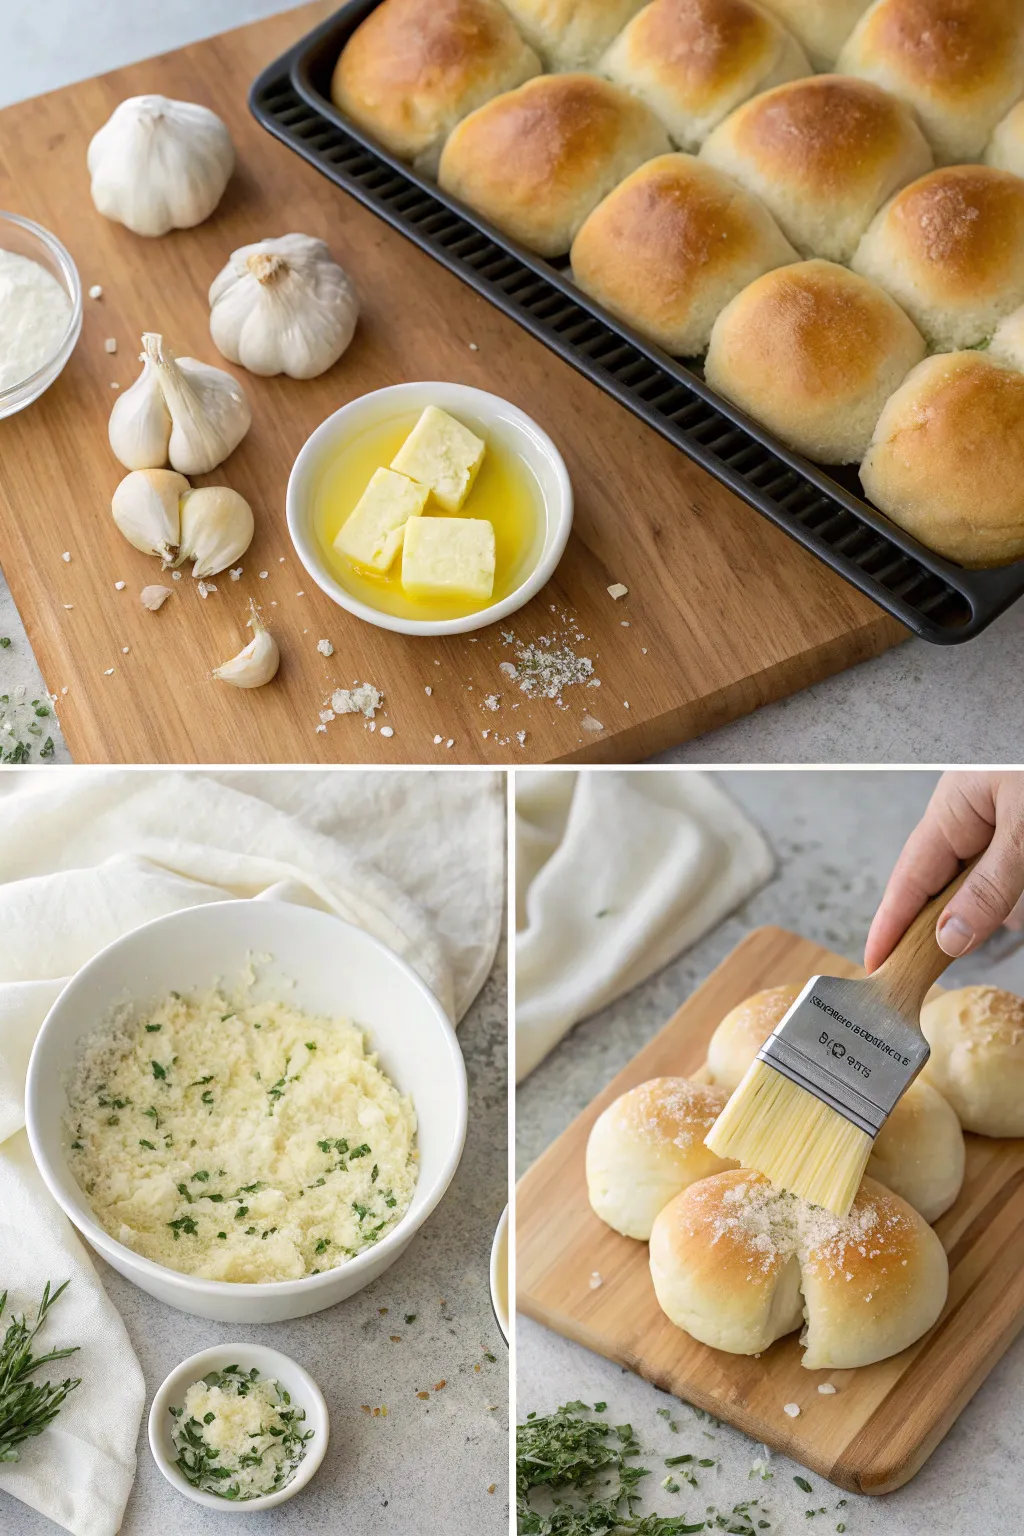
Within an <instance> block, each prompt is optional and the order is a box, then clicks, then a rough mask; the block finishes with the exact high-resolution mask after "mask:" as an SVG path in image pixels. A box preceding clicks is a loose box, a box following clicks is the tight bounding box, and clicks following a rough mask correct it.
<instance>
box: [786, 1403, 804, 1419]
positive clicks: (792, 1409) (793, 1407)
mask: <svg viewBox="0 0 1024 1536" xmlns="http://www.w3.org/2000/svg"><path fill="white" fill-rule="evenodd" d="M782 1411H783V1413H788V1414H789V1417H790V1418H791V1419H798V1418H799V1417H800V1405H799V1403H783V1405H782Z"/></svg>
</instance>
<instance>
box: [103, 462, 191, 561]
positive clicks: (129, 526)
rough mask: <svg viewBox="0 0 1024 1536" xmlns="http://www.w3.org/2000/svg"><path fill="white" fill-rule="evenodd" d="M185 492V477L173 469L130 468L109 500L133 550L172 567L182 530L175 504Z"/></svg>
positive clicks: (112, 510)
mask: <svg viewBox="0 0 1024 1536" xmlns="http://www.w3.org/2000/svg"><path fill="white" fill-rule="evenodd" d="M188 490H189V483H188V481H187V480H186V479H185V476H184V475H179V474H176V473H175V472H174V470H173V469H133V470H132V472H131V474H130V475H125V477H124V479H123V480H122V481H121V484H120V485H119V486H118V488H117V490H116V491H115V492H114V495H113V498H112V500H111V503H110V510H111V512H112V513H113V514H114V522H115V523H116V524H117V526H118V528H119V529H120V530H121V532H122V533H123V534H124V536H125V538H126V539H127V540H128V542H129V544H131V545H133V546H134V548H135V549H139V550H141V551H142V553H143V554H144V555H159V556H160V558H161V560H163V562H164V564H165V565H173V564H174V561H175V560H176V558H177V554H178V543H179V540H180V528H181V519H180V515H179V511H178V504H179V502H180V500H181V498H182V496H184V495H185V494H186V493H187V492H188Z"/></svg>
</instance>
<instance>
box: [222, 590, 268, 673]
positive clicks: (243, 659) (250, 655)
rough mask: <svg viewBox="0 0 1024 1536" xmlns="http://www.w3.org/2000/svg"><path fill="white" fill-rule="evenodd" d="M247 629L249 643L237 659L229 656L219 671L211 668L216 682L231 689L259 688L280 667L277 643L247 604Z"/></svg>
mask: <svg viewBox="0 0 1024 1536" xmlns="http://www.w3.org/2000/svg"><path fill="white" fill-rule="evenodd" d="M248 624H249V628H250V629H251V630H252V639H251V640H250V641H249V644H248V645H247V646H246V647H245V649H244V650H241V651H239V653H238V655H237V656H232V658H231V660H230V661H226V662H225V663H224V665H223V666H222V667H214V669H213V675H214V677H215V678H217V680H218V682H221V683H230V684H231V686H232V687H233V688H262V687H263V684H264V683H269V682H270V680H271V678H272V677H274V676H275V675H276V673H277V669H278V667H279V666H280V665H281V652H280V651H279V650H278V648H277V641H276V640H275V639H274V637H273V635H272V634H271V633H270V631H269V630H268V629H267V628H266V626H265V625H264V624H263V621H262V620H261V618H260V616H259V614H258V613H257V612H256V604H255V603H254V602H252V601H251V600H250V602H249V620H248Z"/></svg>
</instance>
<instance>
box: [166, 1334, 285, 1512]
mask: <svg viewBox="0 0 1024 1536" xmlns="http://www.w3.org/2000/svg"><path fill="white" fill-rule="evenodd" d="M170 1413H171V1416H172V1418H174V1420H175V1421H176V1422H175V1425H174V1429H173V1430H172V1432H171V1439H172V1441H173V1444H174V1448H175V1450H176V1451H177V1452H178V1457H177V1461H176V1463H175V1464H176V1466H177V1467H178V1470H179V1471H180V1472H181V1474H182V1476H183V1477H184V1478H185V1479H186V1480H187V1481H188V1482H189V1483H191V1484H192V1486H193V1487H194V1488H201V1489H202V1490H203V1491H204V1492H205V1493H215V1494H218V1495H219V1496H220V1497H221V1498H224V1499H232V1500H234V1499H237V1500H239V1501H241V1500H245V1499H258V1498H261V1497H263V1496H264V1495H265V1494H268V1493H276V1492H277V1490H278V1489H280V1488H283V1487H285V1486H286V1484H288V1483H290V1482H291V1480H292V1478H293V1477H294V1475H295V1472H296V1470H297V1468H298V1465H299V1462H300V1461H301V1460H302V1458H303V1457H304V1456H305V1454H306V1451H305V1446H306V1442H307V1441H309V1440H312V1438H313V1431H312V1430H311V1429H306V1428H305V1427H304V1425H305V1419H306V1413H305V1409H303V1408H299V1407H297V1406H295V1405H294V1404H293V1403H292V1400H291V1398H290V1396H289V1395H288V1393H287V1391H286V1390H285V1388H284V1387H282V1386H281V1384H280V1382H278V1381H274V1380H273V1379H272V1378H270V1377H261V1376H260V1373H259V1371H258V1370H257V1369H256V1368H255V1366H254V1367H253V1368H252V1370H250V1371H245V1370H242V1369H241V1367H240V1366H238V1365H237V1364H236V1365H229V1366H227V1367H226V1368H225V1369H224V1370H223V1371H210V1372H209V1373H208V1374H207V1375H206V1376H204V1377H203V1379H202V1381H194V1382H193V1383H192V1385H191V1386H190V1387H189V1389H188V1391H187V1392H186V1393H185V1401H184V1403H183V1404H182V1405H180V1406H174V1405H172V1406H171V1408H170Z"/></svg>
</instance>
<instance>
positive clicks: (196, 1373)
mask: <svg viewBox="0 0 1024 1536" xmlns="http://www.w3.org/2000/svg"><path fill="white" fill-rule="evenodd" d="M236 1362H237V1364H238V1365H240V1366H242V1367H243V1368H244V1369H245V1370H251V1369H252V1367H253V1366H255V1367H256V1369H257V1370H258V1371H259V1373H260V1375H261V1376H262V1377H263V1378H264V1379H265V1380H274V1381H279V1382H280V1383H281V1385H282V1387H284V1389H285V1391H286V1392H287V1393H288V1396H289V1397H290V1398H291V1400H292V1403H293V1404H294V1406H295V1407H296V1408H304V1409H305V1410H306V1428H307V1429H311V1430H312V1431H313V1438H312V1440H310V1441H308V1442H307V1445H306V1454H305V1456H303V1458H302V1460H301V1461H300V1462H299V1465H298V1466H297V1467H296V1469H295V1473H294V1476H293V1477H292V1479H291V1481H290V1482H288V1483H285V1485H284V1487H283V1488H279V1489H278V1490H277V1492H276V1493H265V1494H262V1495H261V1496H260V1497H259V1498H256V1499H224V1498H220V1497H219V1496H218V1495H217V1494H215V1493H206V1492H205V1491H204V1490H203V1489H202V1488H193V1486H192V1484H191V1483H190V1482H189V1481H188V1479H187V1478H185V1477H183V1476H182V1475H181V1473H180V1472H179V1471H178V1468H177V1467H176V1466H175V1462H176V1461H177V1453H176V1452H175V1449H174V1441H173V1440H172V1439H171V1433H172V1431H173V1429H174V1425H175V1420H174V1418H173V1417H172V1416H171V1413H170V1410H171V1408H179V1407H180V1406H181V1405H182V1403H184V1401H185V1393H186V1392H187V1391H188V1389H189V1387H190V1386H191V1385H192V1383H193V1382H194V1381H201V1380H202V1378H203V1377H204V1376H205V1375H206V1374H207V1372H209V1371H222V1370H223V1369H224V1367H225V1366H226V1365H233V1364H235V1363H236ZM329 1438H330V1420H329V1419H328V1416H327V1404H326V1403H325V1402H324V1395H323V1393H322V1392H321V1391H320V1388H319V1387H318V1386H317V1384H316V1382H315V1381H314V1380H313V1378H312V1376H311V1375H310V1374H309V1372H308V1371H307V1370H304V1369H303V1367H302V1366H301V1365H299V1364H298V1363H297V1362H296V1361H295V1360H292V1359H290V1357H289V1356H288V1355H282V1354H281V1352H280V1350H277V1349H268V1348H267V1347H266V1345H265V1344H217V1345H215V1346H214V1348H213V1349H204V1350H201V1351H200V1353H199V1354H198V1355H191V1356H190V1357H189V1359H187V1360H183V1361H182V1362H181V1364H180V1365H178V1366H175V1368H174V1370H173V1371H172V1372H171V1374H170V1375H169V1376H168V1377H167V1379H166V1381H165V1382H164V1383H163V1385H162V1386H161V1387H160V1389H159V1390H158V1392H157V1394H156V1396H155V1397H154V1399H153V1406H152V1408H151V1409H150V1410H149V1448H150V1450H151V1451H152V1452H153V1460H154V1461H155V1462H156V1464H157V1466H158V1467H159V1468H160V1471H161V1472H162V1473H163V1475H164V1477H166V1479H167V1481H168V1482H169V1483H170V1485H171V1487H172V1488H176V1489H177V1490H178V1492H179V1493H183V1494H184V1495H185V1497H186V1498H188V1499H193V1500H194V1501H195V1503H196V1504H205V1505H206V1507H207V1509H220V1510H223V1511H224V1512H225V1513H226V1514H227V1513H232V1512H233V1513H236V1514H250V1513H251V1512H252V1511H253V1510H257V1509H273V1507H274V1505H275V1504H283V1503H284V1502H285V1500H286V1499H290V1498H292V1497H294V1495H295V1494H297V1493H298V1492H299V1491H300V1490H301V1489H303V1488H305V1486H306V1484H307V1483H308V1482H309V1480H310V1478H311V1477H312V1476H313V1474H314V1473H315V1472H316V1470H317V1468H318V1467H319V1465H320V1463H321V1462H322V1461H323V1459H324V1454H325V1452H326V1450H327V1442H328V1439H329Z"/></svg>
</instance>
